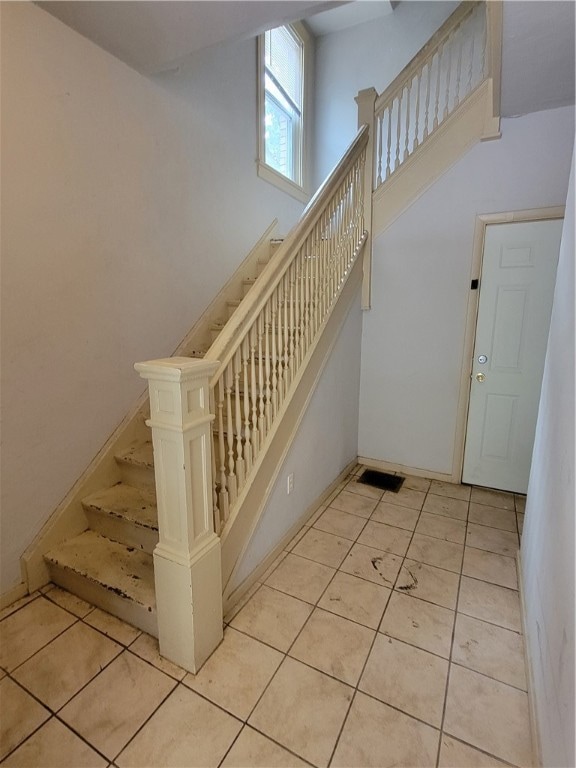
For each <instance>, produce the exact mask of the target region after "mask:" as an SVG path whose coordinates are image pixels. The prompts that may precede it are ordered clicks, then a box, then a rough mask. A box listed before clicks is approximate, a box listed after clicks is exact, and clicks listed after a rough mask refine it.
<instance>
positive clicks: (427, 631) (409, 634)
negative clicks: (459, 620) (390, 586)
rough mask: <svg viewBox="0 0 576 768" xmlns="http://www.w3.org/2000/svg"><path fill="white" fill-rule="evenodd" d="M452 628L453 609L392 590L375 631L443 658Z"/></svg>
mask: <svg viewBox="0 0 576 768" xmlns="http://www.w3.org/2000/svg"><path fill="white" fill-rule="evenodd" d="M453 628H454V611H451V610H449V609H448V608H442V607H441V606H439V605H434V604H433V603H427V602H425V601H424V600H418V599H417V598H414V597H408V596H407V595H403V594H401V593H400V592H394V593H393V594H392V596H391V597H390V600H389V602H388V605H387V606H386V611H385V612H384V616H383V617H382V621H381V623H380V629H379V631H380V632H382V633H383V634H384V635H389V636H390V637H395V638H396V639H397V640H403V641H404V642H406V643H410V644H411V645H416V646H418V648H422V649H423V650H425V651H430V652H431V653H437V654H438V655H439V656H443V657H444V658H445V659H447V658H449V656H450V645H451V642H452V629H453Z"/></svg>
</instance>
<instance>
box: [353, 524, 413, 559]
mask: <svg viewBox="0 0 576 768" xmlns="http://www.w3.org/2000/svg"><path fill="white" fill-rule="evenodd" d="M411 538H412V532H411V531H405V530H404V529H403V528H395V527H394V526H392V525H384V524H383V523H374V522H373V521H372V520H369V521H368V522H367V523H366V527H365V528H364V530H363V531H362V533H361V534H360V536H359V537H358V543H359V544H365V545H366V546H367V547H376V549H381V550H383V551H384V552H391V553H392V554H393V555H399V556H400V557H403V556H404V555H405V554H406V550H407V549H408V545H409V544H410V539H411Z"/></svg>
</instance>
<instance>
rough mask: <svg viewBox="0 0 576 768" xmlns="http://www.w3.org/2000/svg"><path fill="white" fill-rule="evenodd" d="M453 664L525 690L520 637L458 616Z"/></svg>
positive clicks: (514, 633) (499, 628)
mask: <svg viewBox="0 0 576 768" xmlns="http://www.w3.org/2000/svg"><path fill="white" fill-rule="evenodd" d="M452 661H453V662H456V663H457V664H461V665H462V666H464V667H468V669H473V670H475V671H476V672H482V674H484V675H488V677H493V678H494V679H495V680H499V681H500V682H501V683H507V684H508V685H513V686H515V687H516V688H521V689H522V690H523V691H525V690H526V669H525V665H524V643H523V640H522V635H520V634H518V632H512V631H511V630H509V629H504V628H503V627H496V626H494V624H488V623H486V622H485V621H480V620H479V619H473V618H471V617H470V616H464V615H462V614H458V619H457V621H456V632H455V635H454V649H453V651H452Z"/></svg>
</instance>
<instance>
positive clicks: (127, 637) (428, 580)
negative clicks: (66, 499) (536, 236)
mask: <svg viewBox="0 0 576 768" xmlns="http://www.w3.org/2000/svg"><path fill="white" fill-rule="evenodd" d="M359 471H360V469H359V468H357V469H356V470H355V473H356V474H357V473H358V472H359ZM523 502H524V499H523V498H521V497H515V496H514V495H513V494H504V493H496V492H492V491H487V490H485V489H480V488H472V489H471V488H469V487H465V486H453V485H448V484H443V483H439V482H436V481H432V482H430V481H429V480H424V479H422V478H411V477H409V478H407V479H406V481H405V483H404V486H403V487H402V489H401V490H400V492H399V493H397V494H394V493H389V492H385V493H382V492H381V491H378V490H377V489H374V488H372V487H369V486H365V485H362V484H360V483H358V482H357V481H356V479H355V476H354V475H351V477H350V478H348V479H347V480H346V481H345V482H344V483H342V484H341V486H340V487H339V488H338V489H337V491H335V493H334V494H333V495H332V497H331V498H330V499H329V503H327V504H325V505H324V506H322V507H320V508H319V509H318V510H317V511H316V513H315V514H314V515H313V516H312V518H311V519H310V520H309V524H308V525H306V526H304V527H303V528H302V530H301V531H300V532H299V533H298V535H297V536H296V537H295V538H294V540H293V541H292V542H291V543H290V544H289V546H288V547H287V548H286V550H285V551H284V552H283V553H282V554H281V555H280V557H278V559H277V560H276V562H275V563H274V564H273V565H272V566H271V568H269V570H268V572H267V573H266V574H265V575H264V576H263V578H262V583H258V584H256V585H254V587H253V588H252V589H251V590H250V593H249V595H247V596H246V598H245V599H244V600H243V601H242V603H241V604H240V605H239V606H237V607H236V609H235V610H234V611H233V612H232V614H231V616H228V617H227V623H226V627H225V636H224V642H223V643H222V644H221V646H220V647H219V648H218V649H217V651H216V652H215V653H214V654H213V656H212V657H211V658H210V659H209V661H208V662H207V663H206V665H205V666H204V667H203V669H202V670H201V671H200V673H199V674H198V675H196V676H194V675H191V674H187V673H186V672H185V671H184V670H182V669H179V668H178V667H176V666H174V665H173V664H171V663H169V662H167V661H165V660H163V659H161V658H160V657H159V655H158V651H157V644H156V641H155V640H153V639H152V638H150V637H149V636H147V635H145V634H143V633H141V632H140V631H138V630H136V629H133V628H132V627H130V626H128V625H126V624H124V623H122V622H120V621H118V620H117V619H115V618H113V617H111V616H108V615H107V614H105V613H104V612H102V611H100V610H99V609H95V608H93V607H92V606H90V605H88V604H87V603H85V602H83V601H82V600H79V599H78V598H76V597H74V596H72V595H70V594H68V593H66V592H64V591H62V590H60V589H59V588H58V587H53V586H49V587H47V588H45V590H43V591H42V593H36V594H34V595H31V596H30V597H28V598H25V599H24V600H22V601H20V602H19V603H16V604H15V605H13V606H12V607H10V608H8V609H6V610H5V611H4V612H3V613H2V614H1V615H0V619H1V621H0V639H1V645H0V677H1V679H0V694H1V708H2V709H1V712H2V718H1V729H0V730H1V734H0V736H1V739H0V760H3V762H2V765H6V766H34V768H56V767H60V766H73V767H74V768H82V767H83V766H104V767H105V768H108V766H117V767H118V768H128V767H129V766H137V767H138V768H144V767H146V768H152V767H153V766H183V767H186V768H188V767H189V766H223V767H224V766H225V767H226V768H229V767H230V766H250V767H251V768H252V767H255V766H267V767H270V766H304V765H313V766H328V765H331V766H341V767H343V766H348V767H352V766H353V767H354V768H360V766H378V768H384V767H385V766H405V767H406V768H408V767H410V768H414V767H415V766H425V767H426V768H428V767H430V766H442V767H443V768H448V767H452V768H465V766H476V767H481V766H502V765H508V764H511V765H514V766H521V767H522V768H524V767H525V766H530V765H531V764H532V763H531V743H530V730H529V721H528V700H527V693H526V677H525V671H524V655H523V654H524V651H523V639H522V635H521V623H520V605H519V600H518V591H517V586H518V585H517V580H516V564H515V560H514V555H515V553H516V550H517V548H518V542H519V538H518V537H519V531H521V528H522V520H523V508H524V507H523Z"/></svg>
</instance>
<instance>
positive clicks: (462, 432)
mask: <svg viewBox="0 0 576 768" xmlns="http://www.w3.org/2000/svg"><path fill="white" fill-rule="evenodd" d="M565 212H566V208H565V206H563V205H558V206H554V207H550V208H531V209H527V210H522V211H509V212H507V213H485V214H478V215H477V216H476V222H475V225H474V243H473V247H472V248H473V249H472V266H471V270H470V282H471V281H472V280H478V281H480V278H481V275H482V260H483V256H484V240H485V237H486V227H487V226H488V225H490V224H513V223H516V222H525V221H550V220H555V219H563V218H564V215H565ZM479 287H480V288H481V286H479ZM479 298H480V290H472V289H469V291H468V307H467V311H466V329H465V332H464V346H463V349H462V370H461V374H460V390H459V395H458V412H457V416H456V432H455V439H454V456H453V461H452V478H451V479H452V482H454V483H461V482H462V472H463V469H464V449H465V446H466V431H467V427H468V408H469V405H470V386H471V382H472V368H473V364H474V359H473V358H474V344H475V342H476V323H477V320H478V305H479Z"/></svg>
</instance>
